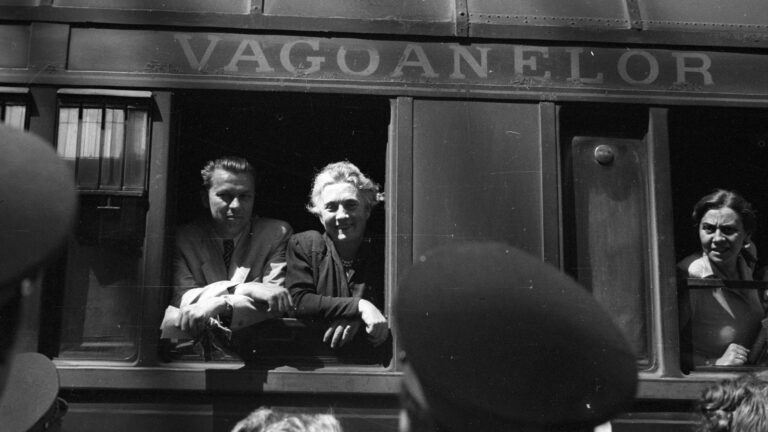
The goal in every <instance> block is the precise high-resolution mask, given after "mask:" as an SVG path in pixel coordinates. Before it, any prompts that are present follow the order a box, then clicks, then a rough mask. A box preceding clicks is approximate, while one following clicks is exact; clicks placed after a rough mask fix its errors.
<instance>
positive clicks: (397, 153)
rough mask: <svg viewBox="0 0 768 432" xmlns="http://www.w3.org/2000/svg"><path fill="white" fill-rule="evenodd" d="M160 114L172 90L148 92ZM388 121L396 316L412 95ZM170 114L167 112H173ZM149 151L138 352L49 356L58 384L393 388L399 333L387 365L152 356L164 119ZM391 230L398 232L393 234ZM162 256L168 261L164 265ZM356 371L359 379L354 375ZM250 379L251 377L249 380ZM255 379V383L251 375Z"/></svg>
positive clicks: (406, 228) (161, 278)
mask: <svg viewBox="0 0 768 432" xmlns="http://www.w3.org/2000/svg"><path fill="white" fill-rule="evenodd" d="M153 98H154V99H155V103H156V105H157V107H158V109H159V112H160V117H161V118H163V119H169V118H171V110H170V106H171V93H164V94H162V95H158V94H156V93H155V94H153ZM389 100H390V125H389V131H388V134H389V138H388V143H387V151H386V161H385V172H386V174H385V175H386V177H387V178H386V181H385V194H386V196H387V200H386V203H385V230H386V233H387V235H386V239H385V247H386V250H385V254H386V256H385V265H386V269H385V270H386V272H385V278H386V281H385V287H386V294H385V298H386V305H385V309H386V310H385V312H386V314H387V316H388V317H389V320H390V322H393V321H394V311H393V307H392V306H393V297H394V293H395V290H396V284H397V281H398V280H400V279H401V277H402V276H403V274H404V272H405V270H406V269H407V268H409V267H410V265H411V264H412V256H411V255H412V254H411V251H412V223H411V220H412V216H411V214H412V212H411V206H412V202H411V195H412V194H411V187H410V184H411V182H410V180H411V179H412V176H413V173H412V166H411V163H410V161H411V159H412V140H413V132H412V130H413V125H412V118H413V115H412V111H413V108H412V106H413V99H412V98H410V97H391V98H389ZM171 120H172V119H171ZM152 121H153V126H152V141H151V146H152V151H151V155H152V156H151V157H150V161H149V164H150V169H149V173H150V176H151V177H150V178H152V181H151V182H150V184H149V190H148V199H149V202H150V206H149V207H150V212H149V213H148V215H147V227H146V233H147V234H146V238H145V242H146V243H145V250H146V258H145V269H146V271H145V275H144V279H145V283H144V287H143V289H142V304H143V305H144V309H143V311H142V314H141V316H140V320H141V321H140V325H141V326H142V331H141V333H140V337H139V340H138V341H137V343H138V355H137V358H136V359H135V361H133V362H129V363H125V362H115V361H106V360H68V359H67V360H62V359H55V360H54V362H55V363H56V365H57V367H58V369H59V374H60V379H61V385H62V387H65V388H70V389H115V390H117V389H120V390H123V389H142V390H174V391H226V392H241V391H242V392H254V391H255V392H264V393H269V392H285V391H295V392H314V391H322V392H326V393H338V394H341V393H360V394H369V395H376V394H379V395H384V394H397V393H398V392H399V390H400V375H401V372H400V371H401V364H400V356H399V355H398V353H399V351H400V348H399V345H398V341H397V337H396V336H395V337H394V339H393V341H394V342H393V358H392V362H391V364H390V365H389V366H388V367H382V366H370V365H350V364H340V365H324V366H322V367H320V368H319V369H317V370H313V371H305V370H299V369H296V368H294V367H290V366H282V367H277V368H272V369H267V370H264V369H255V370H240V368H241V367H242V363H241V362H231V361H224V362H208V363H204V362H197V361H195V362H189V361H174V362H170V363H166V362H163V361H161V359H160V358H159V356H158V349H157V348H158V342H159V337H158V332H157V326H155V325H152V324H153V323H159V322H160V320H161V319H162V312H163V309H164V308H165V306H166V304H165V303H164V300H165V298H164V296H163V294H162V293H161V291H162V290H157V289H149V288H148V287H152V286H155V287H156V286H167V284H168V281H170V276H171V275H170V272H169V271H168V270H167V269H168V267H169V265H170V258H171V255H172V250H171V248H170V246H171V245H172V241H168V240H167V238H168V234H167V233H170V232H172V228H171V227H172V226H173V225H174V223H173V217H172V215H171V214H170V213H172V212H170V210H169V209H170V208H171V207H172V206H171V204H170V203H171V202H173V200H174V199H175V198H174V191H173V190H172V184H173V182H172V181H170V179H171V178H172V175H173V171H174V170H175V168H172V163H171V160H172V158H173V157H174V156H173V154H174V152H175V151H177V149H176V148H175V143H174V142H173V141H174V136H173V132H172V127H171V125H170V124H169V122H168V121H167V120H162V121H159V122H157V121H156V120H155V119H154V117H153V120H152ZM394 233H397V234H394ZM162 263H166V264H165V265H163V264H162ZM358 377H360V378H362V377H365V379H358ZM251 378H253V379H251ZM254 379H256V380H258V381H259V382H260V383H261V384H260V385H259V386H258V388H254V386H253V382H254V381H253V380H254Z"/></svg>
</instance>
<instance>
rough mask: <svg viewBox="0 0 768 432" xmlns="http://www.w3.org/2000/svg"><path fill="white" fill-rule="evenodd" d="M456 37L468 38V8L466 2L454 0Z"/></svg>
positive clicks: (464, 0)
mask: <svg viewBox="0 0 768 432" xmlns="http://www.w3.org/2000/svg"><path fill="white" fill-rule="evenodd" d="M455 14H456V36H459V37H469V6H468V5H467V0H456V4H455Z"/></svg>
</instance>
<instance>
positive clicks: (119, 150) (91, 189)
mask: <svg viewBox="0 0 768 432" xmlns="http://www.w3.org/2000/svg"><path fill="white" fill-rule="evenodd" d="M63 102H64V103H62V105H61V106H60V107H59V115H58V119H59V122H58V134H57V149H58V153H59V155H60V156H61V157H62V158H64V159H65V160H66V161H68V162H69V163H70V164H71V166H72V169H73V172H74V173H75V178H76V180H77V186H78V189H79V190H80V192H81V196H80V220H79V223H78V226H77V229H76V232H75V236H73V238H72V239H71V240H70V242H69V245H68V249H67V258H66V265H65V275H64V276H63V277H64V283H65V287H66V288H65V290H64V294H63V295H62V299H61V311H62V315H61V333H60V338H59V348H58V356H59V357H60V358H64V359H108V360H130V359H132V358H134V357H135V355H136V340H137V337H138V329H139V327H140V325H139V311H140V305H139V299H140V295H141V289H142V281H143V267H144V250H143V245H144V236H145V214H146V209H147V202H146V174H147V168H146V166H147V153H148V151H149V145H148V142H147V140H148V138H147V137H148V135H149V124H150V118H149V109H148V107H147V106H138V107H137V106H135V105H134V104H132V103H130V104H129V103H125V104H120V103H115V101H113V100H106V99H105V100H104V101H103V103H102V102H100V101H93V100H88V101H86V102H79V101H68V100H65V101H63Z"/></svg>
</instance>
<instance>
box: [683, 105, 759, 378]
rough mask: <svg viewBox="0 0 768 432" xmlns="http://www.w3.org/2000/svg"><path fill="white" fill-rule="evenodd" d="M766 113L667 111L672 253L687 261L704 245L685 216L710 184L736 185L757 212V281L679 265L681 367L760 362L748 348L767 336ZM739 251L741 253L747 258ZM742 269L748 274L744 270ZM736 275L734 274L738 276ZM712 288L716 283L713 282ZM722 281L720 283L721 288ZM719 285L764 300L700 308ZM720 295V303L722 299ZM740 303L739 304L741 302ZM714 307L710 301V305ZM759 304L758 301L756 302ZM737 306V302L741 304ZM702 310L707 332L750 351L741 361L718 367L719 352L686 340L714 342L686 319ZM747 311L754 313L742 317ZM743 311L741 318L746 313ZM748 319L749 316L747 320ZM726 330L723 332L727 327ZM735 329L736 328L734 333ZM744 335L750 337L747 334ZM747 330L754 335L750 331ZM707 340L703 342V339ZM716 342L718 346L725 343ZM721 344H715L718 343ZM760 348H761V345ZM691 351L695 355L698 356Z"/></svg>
mask: <svg viewBox="0 0 768 432" xmlns="http://www.w3.org/2000/svg"><path fill="white" fill-rule="evenodd" d="M766 120H768V112H767V111H766V110H760V109H744V108H717V107H679V108H673V109H670V110H669V122H668V127H669V142H670V166H671V169H672V173H671V174H672V175H671V178H672V191H673V197H672V202H673V205H674V208H673V213H674V224H675V245H674V246H675V254H676V258H677V262H678V263H681V262H683V260H686V261H685V262H688V261H690V259H687V258H689V257H692V258H701V255H702V251H703V245H702V240H701V238H700V236H699V230H698V225H697V224H695V223H694V221H693V218H692V212H693V207H694V205H695V204H696V202H697V201H698V200H699V199H701V198H702V197H704V196H705V195H707V194H709V193H710V192H712V191H713V190H714V189H716V188H720V189H725V190H730V191H735V192H737V193H739V194H740V195H742V196H743V197H744V198H745V199H746V200H747V201H749V202H750V203H751V204H752V206H753V207H754V208H755V210H756V211H757V220H756V225H757V229H756V230H755V232H754V233H753V234H752V236H751V244H752V247H751V248H750V250H751V252H749V253H748V254H754V255H755V257H756V259H757V261H756V263H755V264H754V269H755V272H754V274H753V275H752V276H753V278H754V279H755V280H757V282H750V281H746V280H725V281H719V280H718V279H720V278H717V277H714V278H708V279H700V278H690V276H692V275H690V274H686V273H688V271H687V270H684V269H686V268H687V266H678V270H679V276H680V282H679V283H678V291H679V294H680V298H679V307H680V314H681V316H682V321H683V322H681V326H680V327H681V329H680V330H681V335H680V336H681V363H682V364H681V366H682V368H683V370H684V371H690V370H697V371H723V370H724V369H732V370H744V371H745V370H749V369H750V367H753V366H765V364H766V363H765V361H764V360H760V357H761V355H762V353H759V352H752V351H760V350H758V349H757V348H755V347H756V346H757V345H759V344H758V342H759V340H758V339H759V338H760V337H763V339H764V336H766V335H768V333H767V332H768V330H766V329H765V328H762V325H761V323H760V319H759V318H760V316H765V305H766V303H765V289H766V288H767V287H768V284H766V283H764V282H763V283H761V282H759V281H760V280H762V279H764V278H765V268H766V267H765V266H766V259H765V256H766V251H767V250H768V249H766V248H768V237H767V236H766V235H765V232H766V228H767V227H768V194H766V193H765V184H766V182H768V171H766V170H765V166H766V164H767V163H768V146H767V145H766V142H768V126H766V124H768V123H766ZM748 254H745V252H744V251H742V256H745V257H746V256H747V255H748ZM747 273H751V272H750V271H747ZM745 277H746V276H745V275H741V276H740V278H742V279H743V278H745ZM713 284H715V285H717V286H715V285H713ZM723 287H725V288H723ZM716 290H722V291H723V292H726V293H727V296H728V297H727V298H730V296H731V295H734V296H737V297H739V298H741V297H744V296H747V297H748V296H752V295H757V296H759V297H760V298H761V299H762V300H763V305H762V307H763V309H762V311H757V312H756V313H755V314H752V313H750V314H746V313H739V312H738V311H736V312H734V316H732V317H728V316H726V315H727V314H726V311H725V309H722V310H720V309H718V308H719V306H717V307H715V308H714V309H712V308H709V309H703V308H702V303H701V302H700V301H699V300H700V299H701V298H706V299H714V298H715V297H713V293H714V292H715V291H716ZM727 298H726V301H728V300H727ZM731 303H732V302H729V308H730V307H731V306H733V308H731V310H732V312H733V311H734V309H738V308H739V307H740V306H739V304H740V303H739V302H737V303H738V304H737V303H734V304H731ZM745 304H746V303H745ZM710 306H714V305H710ZM755 307H756V308H758V309H759V308H760V306H755ZM742 309H743V308H742ZM703 310H708V311H709V313H708V314H706V317H705V319H706V321H707V322H709V323H710V324H709V325H711V330H712V331H713V332H714V333H713V334H712V338H718V340H719V338H721V337H723V338H725V339H723V340H722V343H723V344H725V345H729V344H730V343H732V342H734V343H735V342H739V343H740V344H741V345H745V348H746V349H749V350H750V353H749V356H748V357H749V358H748V359H747V362H746V364H745V365H731V366H717V365H716V363H717V360H718V359H719V358H720V357H721V355H722V354H725V351H724V350H723V353H722V354H719V352H718V353H714V351H713V353H714V354H713V353H710V355H703V354H702V355H699V354H701V353H702V352H703V351H702V349H703V348H701V349H700V348H694V346H693V342H692V341H698V342H696V343H697V344H698V343H702V344H701V345H700V347H704V345H706V346H712V348H713V349H714V345H716V344H719V342H717V343H716V341H714V340H713V339H712V338H705V339H699V338H698V337H697V336H695V334H699V335H701V332H702V331H703V328H704V327H703V325H701V324H698V325H699V329H694V327H695V325H697V324H695V323H701V322H702V321H701V320H699V319H698V318H695V319H694V318H692V319H686V317H688V316H689V313H690V312H691V311H695V312H693V313H695V314H699V316H703V315H701V311H703ZM752 315H754V316H755V318H754V319H753V318H748V316H752ZM745 317H747V318H745ZM747 321H749V322H747ZM729 329H730V330H729ZM733 329H736V331H733ZM747 333H750V335H749V336H747V335H746V334H747ZM753 333H754V334H753ZM704 342H706V344H704ZM725 345H723V346H725ZM721 348H722V347H721ZM763 351H764V349H763ZM697 353H698V354H697Z"/></svg>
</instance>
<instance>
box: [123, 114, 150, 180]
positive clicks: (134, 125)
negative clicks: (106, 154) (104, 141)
mask: <svg viewBox="0 0 768 432" xmlns="http://www.w3.org/2000/svg"><path fill="white" fill-rule="evenodd" d="M148 128H149V113H148V112H147V111H144V110H135V109H129V110H128V128H127V130H126V138H125V139H126V145H127V148H126V152H125V182H124V185H123V189H125V190H144V188H145V180H144V179H145V178H146V173H147V157H148V155H147V133H148Z"/></svg>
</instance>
